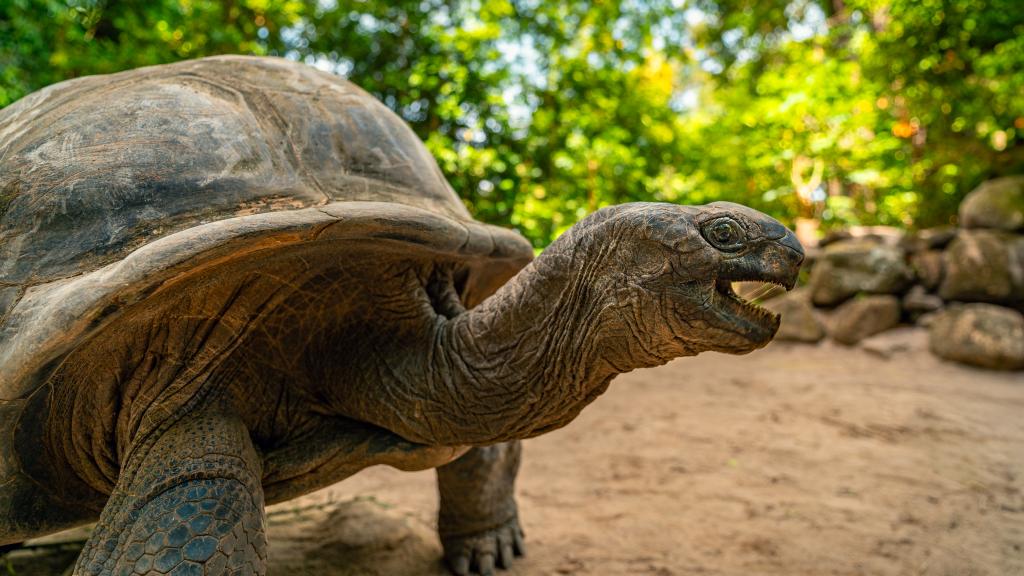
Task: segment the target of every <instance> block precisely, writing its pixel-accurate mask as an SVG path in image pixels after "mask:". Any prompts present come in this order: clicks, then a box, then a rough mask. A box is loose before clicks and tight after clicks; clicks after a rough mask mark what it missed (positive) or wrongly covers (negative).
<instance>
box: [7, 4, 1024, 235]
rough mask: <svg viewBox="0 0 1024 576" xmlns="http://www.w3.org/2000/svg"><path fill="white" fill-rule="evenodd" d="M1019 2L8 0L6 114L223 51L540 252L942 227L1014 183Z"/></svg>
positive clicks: (1018, 155) (1022, 122) (1023, 140)
mask: <svg viewBox="0 0 1024 576" xmlns="http://www.w3.org/2000/svg"><path fill="white" fill-rule="evenodd" d="M1017 2H1018V0H847V1H845V2H844V1H843V0H823V1H815V0H766V1H761V0H756V1H755V0H690V1H689V2H686V3H684V2H683V1H681V0H677V1H672V0H631V1H624V2H611V1H608V0H591V1H584V0H569V1H566V2H559V3H551V2H541V1H539V0H467V1H463V2H458V1H456V0H422V1H416V2H412V1H408V0H397V1H392V2H380V1H377V0H228V1H222V0H151V1H146V2H142V1H141V0H0V106H4V105H6V104H9V103H10V102H13V101H14V100H16V99H17V98H19V97H20V96H22V95H24V94H26V93H28V92H30V91H32V90H36V89H38V88H41V87H42V86H45V85H48V84H51V83H54V82H57V81H60V80H63V79H66V78H72V77H76V76H81V75H85V74H96V73H106V72H113V71H118V70H123V69H127V68H132V67H137V66H144V65H151V64H159V63H164V62H171V61H176V60H181V59H186V58H195V57H201V56H206V55H211V54H220V53H252V54H270V55H279V56H285V57H289V58H295V59H302V60H305V61H307V62H309V63H312V64H315V65H317V66H320V67H322V68H326V69H329V70H332V71H335V72H337V73H340V74H344V75H346V76H348V77H350V78H351V79H352V80H353V81H355V82H356V83H358V84H359V85H361V86H362V87H364V88H365V89H367V90H368V91H370V92H371V93H373V94H374V95H376V96H377V97H378V98H380V99H381V100H382V101H383V102H384V103H385V104H386V105H388V106H389V107H391V108H392V109H394V110H396V111H397V112H398V113H399V114H400V115H402V116H403V117H404V118H405V119H406V120H407V121H408V122H409V123H410V125H412V127H413V129H414V130H416V132H417V133H418V134H419V135H420V136H421V137H422V138H423V139H424V140H425V141H426V142H427V146H428V147H429V148H430V150H431V151H432V152H433V153H434V154H435V156H436V157H437V158H438V161H439V163H440V165H441V167H442V169H443V170H444V172H445V173H446V174H447V176H448V178H449V180H450V181H451V182H452V184H453V186H454V187H455V189H456V190H457V191H459V193H460V194H461V195H462V197H463V199H464V201H465V202H466V204H467V205H468V206H469V207H470V209H471V210H472V211H473V212H474V214H475V215H476V216H477V217H478V218H480V219H483V220H486V221H490V222H495V223H499V224H503V225H512V226H516V227H517V228H519V229H520V230H522V231H523V233H524V234H526V235H527V237H529V238H530V239H531V240H532V241H533V242H534V244H535V245H536V246H538V247H540V246H543V245H545V244H546V243H547V242H549V241H550V240H551V239H552V238H553V237H554V236H555V235H557V234H558V233H560V232H561V231H562V230H564V229H565V228H567V227H568V226H570V225H572V224H573V223H574V222H575V221H576V220H578V219H579V218H580V217H582V216H584V215H585V214H587V213H589V212H591V211H593V210H595V209H597V208H598V207H600V206H603V205H606V204H611V203H618V202H625V201H632V200H653V201H668V202H681V203H703V202H708V201H713V200H720V199H725V200H732V201H737V202H742V203H745V204H748V205H751V206H754V207H757V208H759V209H762V210H765V211H767V212H769V213H772V214H775V215H777V216H779V217H780V218H782V219H784V220H786V221H791V220H792V218H794V217H797V216H805V217H817V218H820V219H822V220H823V221H824V223H825V225H826V226H831V225H840V224H851V223H864V224H876V223H892V224H900V225H908V226H924V225H931V224H935V223H941V222H946V221H948V220H949V219H950V218H951V217H952V216H953V215H954V214H955V211H956V206H957V204H958V202H959V200H960V199H961V198H962V196H963V195H964V194H965V193H966V192H967V191H969V190H970V189H971V188H972V187H973V186H975V185H976V184H977V183H979V182H980V181H982V180H983V179H985V178H988V177H992V176H995V175H1001V174H1008V173H1018V172H1024V135H1022V133H1024V99H1022V98H1021V94H1024V65H1022V62H1024V11H1021V10H1019V8H1018V7H1017V6H1016V4H1017Z"/></svg>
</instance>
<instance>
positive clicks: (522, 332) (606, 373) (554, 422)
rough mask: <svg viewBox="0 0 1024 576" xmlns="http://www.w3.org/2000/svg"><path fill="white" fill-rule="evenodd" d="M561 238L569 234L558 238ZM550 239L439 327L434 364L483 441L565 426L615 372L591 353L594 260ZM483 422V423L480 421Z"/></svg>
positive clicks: (596, 337)
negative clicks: (477, 300) (488, 294)
mask: <svg viewBox="0 0 1024 576" xmlns="http://www.w3.org/2000/svg"><path fill="white" fill-rule="evenodd" d="M566 236H569V235H566ZM579 248H580V247H579V246H577V245H576V244H575V243H574V242H573V239H572V238H571V237H570V238H566V237H564V236H563V238H561V239H559V241H556V243H554V244H553V245H552V246H551V247H549V248H548V250H546V251H545V252H544V253H543V254H541V255H540V256H539V257H538V258H537V259H536V260H534V261H533V262H532V263H530V264H529V265H528V266H527V267H526V268H524V269H523V270H522V271H520V272H519V274H518V275H516V276H515V277H514V278H512V280H510V281H509V282H508V283H507V284H505V286H503V287H502V288H501V289H500V290H498V291H497V292H496V293H495V294H494V295H492V296H491V297H490V298H488V299H487V300H485V301H484V302H483V303H481V304H480V305H479V306H477V307H476V308H474V309H472V310H470V311H468V312H466V313H464V314H461V315H459V316H458V317H456V318H454V319H452V320H450V321H448V322H446V323H444V324H443V325H442V328H441V338H440V341H442V342H443V343H444V344H443V345H442V346H440V349H441V350H442V351H443V353H442V355H441V359H440V360H441V361H440V363H439V364H438V366H437V368H436V369H435V371H434V372H435V373H441V374H444V375H445V378H446V379H448V380H449V382H450V384H449V386H450V387H451V388H452V389H453V390H454V391H455V392H456V393H458V394H459V402H460V403H461V404H462V405H463V406H464V407H465V409H466V410H467V412H468V414H467V416H466V417H467V419H473V421H474V422H475V423H476V424H477V425H478V426H480V425H483V426H487V428H488V430H487V435H488V436H489V437H488V438H486V441H489V442H497V441H505V440H511V439H516V438H526V437H530V436H536V435H538V434H542V433H544V432H547V431H549V430H553V429H555V428H560V427H562V426H564V425H566V424H568V423H569V422H570V421H572V420H573V419H574V418H575V417H576V416H577V415H578V414H579V412H580V410H582V409H583V408H584V407H585V406H586V405H587V404H589V403H590V402H591V401H592V400H594V398H596V397H597V396H598V395H600V394H601V393H602V392H604V390H605V389H606V388H607V386H608V383H609V382H610V381H611V379H612V378H613V377H614V376H615V375H616V374H618V373H620V372H624V371H627V370H630V369H632V368H634V366H627V367H618V366H614V365H613V364H612V363H610V362H608V361H607V360H606V359H605V358H603V357H602V356H603V354H602V350H601V341H602V338H601V332H602V330H601V324H602V321H601V306H600V304H601V300H602V299H601V298H600V295H598V294H595V293H594V292H595V291H596V289H595V287H594V285H593V282H592V281H593V278H594V276H595V273H596V271H597V270H598V269H599V268H600V266H601V263H600V258H594V257H593V255H591V257H584V256H583V255H584V254H586V252H587V251H586V250H580V249H579ZM481 423H483V424H481Z"/></svg>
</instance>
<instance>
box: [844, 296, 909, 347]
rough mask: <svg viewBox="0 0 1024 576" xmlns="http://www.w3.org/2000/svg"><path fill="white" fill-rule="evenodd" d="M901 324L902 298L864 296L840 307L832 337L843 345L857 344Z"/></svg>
mask: <svg viewBox="0 0 1024 576" xmlns="http://www.w3.org/2000/svg"><path fill="white" fill-rule="evenodd" d="M899 323H900V300H899V298H896V297H895V296H890V295H888V294H884V295H876V296H862V297H859V298H854V299H853V300H850V301H849V302H846V303H845V304H843V305H842V306H840V307H838V308H836V310H835V312H834V313H833V314H832V319H831V326H830V330H829V335H830V336H832V339H833V340H835V341H836V342H839V343H840V344H847V345H850V344H856V343H857V342H860V341H861V340H863V339H864V338H867V337H868V336H873V335H875V334H878V333H879V332H883V331H885V330H888V329H889V328H892V327H893V326H896V325H897V324H899Z"/></svg>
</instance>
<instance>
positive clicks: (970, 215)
mask: <svg viewBox="0 0 1024 576" xmlns="http://www.w3.org/2000/svg"><path fill="white" fill-rule="evenodd" d="M960 225H961V226H963V227H964V228H993V229H996V230H1008V231H1011V232H1024V175H1021V176H1007V177H1005V178H996V179H995V180H989V181H988V182H985V183H983V184H982V185H981V186H978V187H977V188H975V189H974V190H973V191H972V192H971V193H970V194H968V195H967V196H966V197H965V198H964V200H963V202H961V203H960Z"/></svg>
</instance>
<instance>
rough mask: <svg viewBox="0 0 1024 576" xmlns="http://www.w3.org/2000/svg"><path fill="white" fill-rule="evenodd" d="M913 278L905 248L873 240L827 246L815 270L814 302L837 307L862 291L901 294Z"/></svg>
mask: <svg viewBox="0 0 1024 576" xmlns="http://www.w3.org/2000/svg"><path fill="white" fill-rule="evenodd" d="M912 278H913V273H912V272H911V270H910V268H909V267H908V266H907V264H906V263H905V262H904V252H903V249H902V248H899V247H898V246H889V245H885V244H880V243H878V242H875V241H872V240H863V239H862V240H843V241H840V242H836V243H833V244H830V245H829V246H828V247H826V248H825V250H824V251H823V253H822V254H821V257H820V259H819V260H818V262H817V263H816V264H815V266H814V269H813V270H811V278H810V281H809V285H810V290H811V301H812V302H813V303H814V304H815V305H818V306H835V305H836V304H840V303H842V302H844V301H846V300H848V299H849V298H851V297H852V296H854V295H855V294H857V293H858V292H864V293H868V294H898V293H900V292H902V291H903V290H904V289H905V288H907V286H909V285H910V283H911V280H912Z"/></svg>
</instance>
